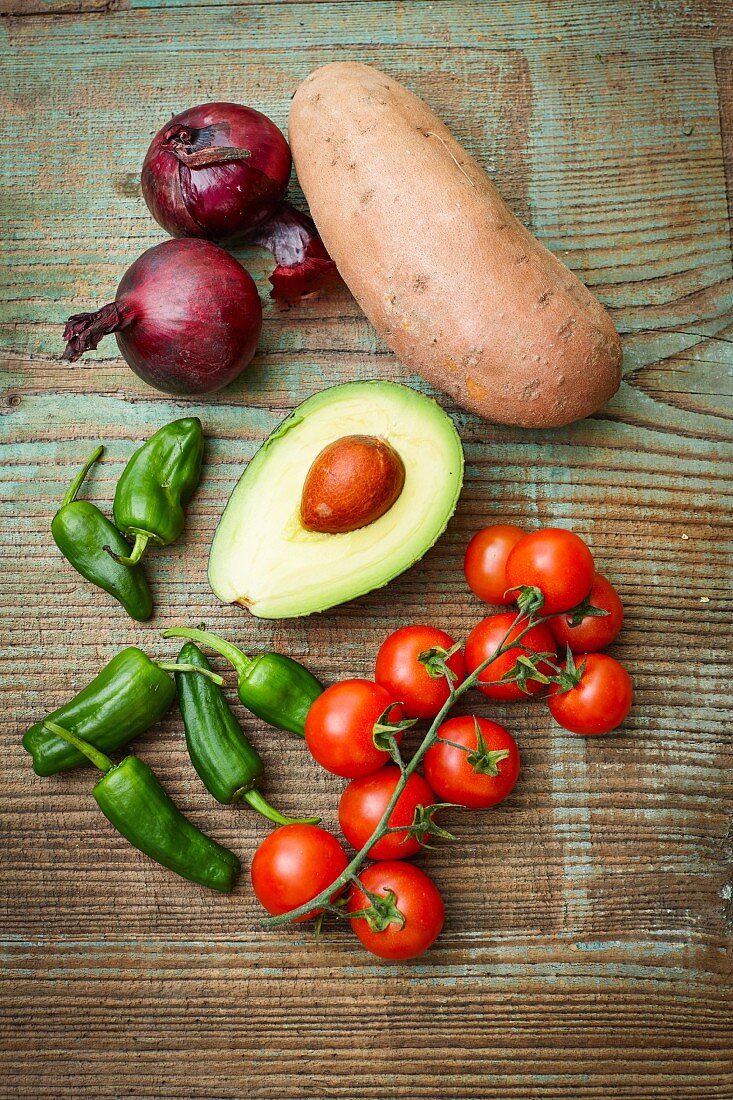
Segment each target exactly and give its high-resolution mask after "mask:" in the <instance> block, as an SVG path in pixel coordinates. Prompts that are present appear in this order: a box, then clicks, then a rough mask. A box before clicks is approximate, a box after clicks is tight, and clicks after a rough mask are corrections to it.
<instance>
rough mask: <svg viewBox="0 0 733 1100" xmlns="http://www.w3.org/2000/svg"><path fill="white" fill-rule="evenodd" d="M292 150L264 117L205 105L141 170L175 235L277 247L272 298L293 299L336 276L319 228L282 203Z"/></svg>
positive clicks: (177, 122) (171, 131) (157, 213)
mask: <svg viewBox="0 0 733 1100" xmlns="http://www.w3.org/2000/svg"><path fill="white" fill-rule="evenodd" d="M290 168H291V158H290V148H289V146H288V143H287V141H286V140H285V138H284V137H283V135H282V133H281V132H280V130H278V128H277V126H276V125H275V123H274V122H271V121H270V119H269V118H267V116H266V115H263V114H261V113H260V112H259V111H255V110H253V108H251V107H243V106H240V105H239V104H237V103H203V104H201V105H200V106H198V107H191V108H190V110H188V111H183V112H182V113H181V114H179V115H176V116H175V118H173V119H171V121H170V122H169V123H167V125H165V126H164V127H163V128H162V129H161V130H159V131H158V133H157V134H156V135H155V137H154V138H153V140H152V142H151V145H150V148H149V149H148V152H147V155H146V157H145V161H144V163H143V170H142V188H143V195H144V196H145V202H146V203H147V204H148V208H149V210H150V212H151V214H152V215H153V217H154V218H155V220H156V221H157V222H159V223H160V224H161V225H162V226H163V228H164V229H167V230H168V232H169V233H171V234H172V235H173V236H174V237H206V238H209V239H211V240H226V239H227V238H230V237H236V236H243V235H249V239H250V240H252V241H253V242H254V243H256V244H260V245H262V246H263V247H264V248H267V249H269V251H270V252H272V253H273V255H274V257H275V260H276V262H277V267H276V269H275V271H274V272H273V274H272V275H271V276H270V282H271V283H272V286H273V289H272V297H273V298H279V299H285V300H290V301H292V300H295V299H297V298H300V297H302V296H303V295H304V294H310V293H312V292H313V291H315V290H317V289H318V288H319V287H321V286H322V285H323V284H324V283H325V282H327V281H328V280H329V279H331V278H332V277H333V276H334V275H335V274H336V265H335V264H334V262H333V260H332V259H331V258H330V256H329V255H328V252H326V249H325V247H324V245H323V242H322V241H321V238H320V237H319V236H318V231H317V229H316V227H315V225H314V224H313V222H312V221H311V219H310V218H308V217H307V216H306V215H305V214H301V213H300V212H299V211H297V210H295V209H294V208H293V207H292V206H290V205H289V204H288V203H284V202H283V197H284V195H285V190H286V188H287V185H288V179H289V178H290Z"/></svg>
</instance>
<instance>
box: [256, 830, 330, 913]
mask: <svg viewBox="0 0 733 1100" xmlns="http://www.w3.org/2000/svg"><path fill="white" fill-rule="evenodd" d="M348 862H349V861H348V859H347V858H346V852H345V851H344V849H343V848H342V846H341V845H340V844H339V842H338V840H337V839H336V837H335V836H332V835H331V834H330V833H327V832H326V830H325V829H321V828H319V827H318V825H283V826H282V827H281V828H280V829H275V831H274V832H273V833H270V834H269V836H266V837H265V839H264V840H263V841H262V843H261V844H260V846H259V848H258V849H257V851H256V852H255V854H254V858H253V860H252V868H251V874H252V887H253V889H254V892H255V895H256V897H257V900H258V901H259V902H260V904H261V905H263V906H264V907H265V909H266V910H267V911H268V913H272V914H273V915H274V916H277V915H278V914H280V913H289V912H290V910H291V909H297V908H298V906H300V905H305V903H306V902H307V901H310V900H311V898H314V897H316V896H317V895H318V894H320V893H321V891H322V890H325V889H326V887H327V886H329V885H330V884H331V883H332V882H333V880H334V879H336V878H338V876H339V875H340V874H341V872H342V871H343V870H344V869H345V868H346V865H347V864H348ZM339 892H340V891H334V894H333V895H332V897H335V896H336V894H337V893H339ZM320 912H321V910H320V909H314V910H313V912H312V913H308V914H307V915H306V916H305V917H298V918H297V920H296V922H295V923H298V921H304V920H308V919H309V918H310V917H314V916H316V915H317V914H318V913H320Z"/></svg>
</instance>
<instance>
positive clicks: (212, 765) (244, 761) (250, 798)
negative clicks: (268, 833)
mask: <svg viewBox="0 0 733 1100" xmlns="http://www.w3.org/2000/svg"><path fill="white" fill-rule="evenodd" d="M178 660H179V662H181V663H183V664H185V665H191V666H193V667H195V668H199V669H209V671H211V666H210V665H209V662H208V661H207V660H206V658H205V657H204V655H203V653H202V652H201V650H200V649H199V648H198V646H196V645H194V643H193V642H186V644H185V645H184V646H183V649H182V650H181V652H180V653H179V654H178ZM176 681H177V684H178V704H179V706H180V708H181V715H182V717H183V725H184V729H185V731H186V745H187V746H188V755H189V756H190V757H191V763H192V764H193V766H194V768H195V770H196V774H197V775H198V777H199V779H201V781H202V783H203V784H204V786H205V787H206V790H207V791H208V792H209V794H212V795H213V796H214V798H215V799H216V800H217V802H221V803H223V804H224V805H230V804H231V803H232V802H238V801H239V799H240V798H243V799H244V800H245V802H248V803H249V805H250V806H251V807H252V809H253V810H257V812H258V813H261V814H262V815H263V816H264V817H266V818H268V820H269V821H274V822H275V824H276V825H317V824H318V822H319V821H320V818H319V817H284V816H283V814H281V813H279V812H278V810H276V809H274V807H272V806H271V805H270V804H269V802H268V801H267V800H266V799H265V798H264V797H263V795H261V794H260V792H259V791H258V790H257V784H258V782H259V780H260V779H261V777H262V775H263V773H264V770H265V768H264V764H263V763H262V758H261V757H260V755H259V753H258V752H257V751H256V750H255V749H254V748H253V747H252V745H250V743H249V741H248V740H247V738H246V736H245V734H244V731H243V729H242V727H241V726H240V724H239V722H238V721H237V719H236V717H235V716H234V714H233V713H232V710H231V707H230V706H229V704H228V703H227V701H226V699H225V698H224V693H223V691H222V690H221V688H220V687H218V685H217V684H214V683H212V681H211V680H208V679H206V678H205V677H203V676H195V675H193V674H192V673H190V672H177V673H176Z"/></svg>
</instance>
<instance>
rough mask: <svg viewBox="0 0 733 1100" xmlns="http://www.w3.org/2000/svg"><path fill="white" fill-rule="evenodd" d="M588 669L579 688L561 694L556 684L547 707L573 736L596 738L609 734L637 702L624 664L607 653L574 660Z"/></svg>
mask: <svg viewBox="0 0 733 1100" xmlns="http://www.w3.org/2000/svg"><path fill="white" fill-rule="evenodd" d="M583 661H585V662H586V665H585V669H584V670H583V673H582V675H581V678H580V683H579V684H578V686H577V687H574V688H571V689H570V691H564V692H562V693H561V692H560V687H559V685H557V684H553V685H552V687H551V688H550V695H549V697H548V700H547V702H548V706H549V708H550V713H551V714H552V717H553V718H554V719H555V721H556V722H557V723H558V724H559V725H561V726H562V727H563V728H564V729H566V730H570V732H571V733H582V734H584V735H585V736H595V735H596V734H599V733H610V732H611V730H615V729H616V727H617V726H620V725H621V723H622V722H623V721H624V719H625V718H626V716H627V714H628V713H629V711H630V710H631V704H632V703H633V701H634V689H633V686H632V683H631V677H630V676H629V674H628V672H627V671H626V669H625V668H624V666H623V665H622V664H619V662H618V661H615V660H614V659H613V657H609V656H608V654H606V653H588V654H583V655H582V656H579V657H577V658H576V659H575V666H576V668H577V669H580V668H581V666H582V664H583Z"/></svg>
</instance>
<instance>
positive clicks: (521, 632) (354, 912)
mask: <svg viewBox="0 0 733 1100" xmlns="http://www.w3.org/2000/svg"><path fill="white" fill-rule="evenodd" d="M464 570H465V575H466V579H467V581H468V584H469V586H470V587H471V589H472V590H473V592H474V593H475V594H476V595H477V596H478V597H479V598H480V599H481V600H483V601H485V602H486V603H490V604H494V605H499V606H501V607H504V608H507V610H504V611H499V612H497V613H495V614H491V615H489V616H488V617H486V618H484V619H482V620H481V622H479V623H478V624H477V625H476V626H475V627H474V628H473V630H472V631H471V633H470V634H469V636H468V639H467V640H466V644H465V647H464V648H463V650H461V647H460V644H457V643H456V642H455V641H454V639H453V638H451V637H450V636H449V635H448V634H446V633H445V631H443V630H440V629H438V628H436V627H433V626H407V627H403V628H401V629H399V630H396V631H395V632H394V633H392V634H390V635H389V637H387V638H386V640H385V641H384V642H383V643H382V645H381V647H380V649H379V652H378V654H377V659H376V668H375V675H374V680H366V679H350V680H344V681H342V682H340V683H336V684H334V685H332V686H331V687H329V688H327V689H326V690H325V691H324V692H323V694H322V695H321V696H320V697H319V698H318V699H316V701H315V703H314V704H313V706H312V707H311V710H310V712H309V714H308V717H307V720H306V727H305V737H306V742H307V745H308V748H309V750H310V752H311V754H312V756H313V757H314V758H315V760H317V761H318V763H319V764H321V766H322V767H324V768H325V769H326V770H327V771H329V772H331V773H332V774H334V775H337V776H341V777H343V778H346V779H348V780H350V782H349V784H348V785H347V787H346V788H345V790H344V791H343V793H342V795H341V798H340V802H339V823H340V826H341V830H342V832H343V835H344V837H345V838H346V840H347V841H348V843H349V844H350V845H351V846H352V847H353V848H354V849H355V850H356V851H357V853H358V855H357V856H356V857H355V858H354V859H352V860H351V861H350V860H349V857H348V856H347V854H346V852H345V850H344V847H343V846H342V844H341V843H340V841H339V840H337V838H336V837H334V836H333V835H332V834H331V833H328V832H327V831H326V830H324V829H322V828H320V827H318V826H315V825H286V826H283V827H282V828H279V829H276V830H275V831H274V832H273V833H271V834H270V835H269V836H268V837H267V838H266V839H265V840H264V841H263V843H262V844H261V845H260V847H259V848H258V850H257V852H256V853H255V856H254V859H253V861H252V883H253V887H254V891H255V894H256V896H257V898H258V899H259V901H260V902H261V903H262V905H263V906H264V907H265V908H266V909H267V910H268V912H269V913H271V914H273V915H274V916H275V917H277V918H282V917H283V916H284V915H286V914H288V913H291V912H293V911H295V910H300V912H299V913H294V918H293V919H295V920H307V919H309V918H310V917H314V916H318V915H319V914H322V913H323V912H324V910H327V911H332V912H336V913H337V914H339V915H341V916H344V917H347V918H348V919H350V921H351V926H352V928H353V930H354V932H355V933H356V935H357V936H358V938H359V940H360V941H361V942H362V944H363V945H364V946H365V947H366V948H367V949H368V950H369V951H371V952H373V953H374V954H375V955H377V956H379V957H381V958H386V959H406V958H412V957H415V956H416V955H419V954H422V952H423V951H425V950H427V948H428V947H429V946H430V945H431V944H432V943H433V942H434V940H435V939H436V937H437V936H438V934H439V933H440V930H441V928H442V925H443V919H444V906H443V901H442V898H441V895H440V893H439V891H438V889H437V887H436V886H435V884H434V883H433V882H432V880H431V879H430V878H429V877H428V876H427V875H426V874H425V873H424V872H423V871H422V870H420V868H418V867H416V866H414V865H413V864H411V863H408V862H406V860H407V859H408V858H409V857H411V856H414V855H416V854H417V853H418V852H419V851H420V850H421V849H422V847H424V846H425V845H426V843H427V842H428V840H429V839H430V838H431V837H436V836H437V837H450V834H449V833H447V832H446V830H445V829H443V828H441V827H440V826H439V825H438V824H437V823H436V821H435V819H434V818H435V814H436V813H437V812H438V811H439V810H441V809H443V808H445V807H447V806H462V807H468V808H471V809H480V808H485V807H489V806H495V805H497V804H498V803H500V802H501V801H503V800H504V799H505V798H506V797H507V796H508V795H509V794H510V792H511V791H512V789H513V788H514V785H515V783H516V782H517V778H518V776H519V770H520V757H519V750H518V747H517V743H516V741H515V740H514V737H513V736H512V734H511V733H510V732H509V731H508V730H507V729H505V728H504V727H503V726H502V725H499V724H498V723H497V722H493V721H490V720H489V719H486V718H481V717H477V716H474V715H466V716H461V717H453V718H448V717H446V714H447V710H448V709H449V707H450V706H451V705H452V703H453V701H454V700H455V699H456V698H457V697H458V695H460V694H462V691H463V690H465V689H466V688H468V687H469V686H475V687H476V688H478V690H479V691H481V692H482V693H483V694H484V695H485V696H487V697H488V698H491V699H499V700H517V699H523V698H524V699H526V698H527V697H528V696H532V695H537V694H539V693H541V692H544V693H545V698H546V701H547V705H548V707H549V710H550V713H551V714H552V716H553V718H554V719H555V720H556V721H557V722H558V723H559V724H560V725H561V726H563V727H564V728H565V729H567V730H570V731H571V732H573V733H576V734H581V735H586V736H595V735H598V734H603V733H607V732H610V731H611V730H613V729H615V728H617V727H618V726H619V725H620V724H621V723H622V722H623V721H624V719H625V718H626V716H627V714H628V712H629V709H630V707H631V703H632V698H633V691H632V685H631V679H630V677H629V675H628V673H627V671H626V669H625V668H624V667H623V666H622V665H621V664H620V663H619V662H618V661H616V660H615V659H614V658H612V657H610V656H608V655H607V654H605V653H602V652H600V651H601V650H603V649H605V648H606V647H607V646H608V645H610V644H611V642H612V641H613V640H614V639H615V638H616V636H617V634H618V632H619V630H620V629H621V625H622V622H623V617H624V612H623V606H622V604H621V600H620V598H619V596H618V593H617V592H616V590H615V588H614V587H613V585H612V584H611V583H610V582H609V581H608V580H607V579H606V578H605V577H604V576H602V575H600V574H597V573H596V570H595V564H594V561H593V556H592V554H591V551H590V550H589V548H588V546H587V545H586V543H585V542H584V541H583V540H582V539H581V538H580V537H579V536H578V535H576V534H574V533H573V532H571V531H566V530H563V529H560V528H546V529H543V530H540V531H536V532H533V533H531V534H525V533H524V532H523V531H521V530H520V529H519V528H517V527H514V526H510V525H498V526H493V527H487V528H484V529H483V530H481V531H479V532H478V533H477V534H476V535H475V536H474V537H473V538H472V539H471V541H470V543H469V545H468V548H467V550H466V555H465V560H464ZM510 604H515V605H516V606H515V608H514V609H513V610H508V607H509V605H510ZM559 649H560V650H562V651H563V654H564V655H563V656H562V657H561V656H558V650H559ZM424 719H428V720H432V722H433V725H432V726H431V727H430V730H429V731H428V734H427V735H426V737H425V739H424V740H423V741H422V743H421V745H420V747H419V748H418V749H417V751H416V752H415V754H414V755H413V757H412V759H411V761H410V763H409V764H405V762H404V760H403V758H402V756H401V753H400V748H399V745H400V741H401V739H402V736H403V733H404V731H405V729H406V728H408V727H409V726H411V725H414V724H415V722H416V721H418V720H424ZM417 764H421V765H422V768H423V775H421V774H419V772H418V771H417V770H416V765H417ZM398 791H399V794H398V797H397V799H396V801H395V797H394V796H395V795H396V794H397V793H398ZM391 802H393V803H394V805H393V808H392V809H391V812H390V813H389V816H388V817H386V818H385V815H386V814H387V812H388V810H389V808H390V803H391ZM367 858H368V859H369V860H371V861H372V862H371V863H370V864H369V865H368V866H366V867H365V868H364V869H361V864H362V863H364V862H365V861H366V859H367ZM357 872H358V875H357ZM331 887H333V892H330V889H331ZM311 901H316V903H317V905H316V906H315V907H314V908H313V910H307V905H308V903H309V902H311ZM318 901H322V902H323V903H324V904H321V905H318ZM285 919H287V918H285Z"/></svg>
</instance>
